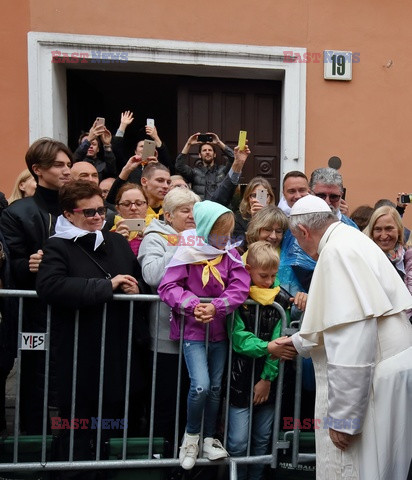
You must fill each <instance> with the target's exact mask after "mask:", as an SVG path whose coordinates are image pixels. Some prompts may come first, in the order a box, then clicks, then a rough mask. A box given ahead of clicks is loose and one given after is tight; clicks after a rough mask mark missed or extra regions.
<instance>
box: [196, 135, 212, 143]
mask: <svg viewBox="0 0 412 480" xmlns="http://www.w3.org/2000/svg"><path fill="white" fill-rule="evenodd" d="M197 141H198V142H203V143H207V142H213V136H212V135H207V134H206V133H201V134H200V135H198V136H197Z"/></svg>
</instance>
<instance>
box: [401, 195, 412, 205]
mask: <svg viewBox="0 0 412 480" xmlns="http://www.w3.org/2000/svg"><path fill="white" fill-rule="evenodd" d="M411 201H412V193H410V194H409V195H401V198H400V203H411Z"/></svg>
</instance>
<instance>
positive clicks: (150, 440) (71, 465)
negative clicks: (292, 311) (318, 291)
mask: <svg viewBox="0 0 412 480" xmlns="http://www.w3.org/2000/svg"><path fill="white" fill-rule="evenodd" d="M1 297H17V298H18V304H19V309H18V332H19V333H18V350H17V377H16V398H15V412H14V434H13V453H12V460H10V461H9V462H4V460H3V459H1V452H0V477H1V476H2V474H1V472H13V473H14V474H16V473H19V472H39V473H44V472H46V475H47V472H51V471H62V470H64V471H70V470H76V471H84V470H91V471H96V470H101V469H110V470H113V469H114V470H118V469H132V468H133V469H141V468H159V467H162V468H164V467H178V466H179V460H178V447H179V446H180V441H181V439H180V435H179V405H180V396H181V388H180V384H181V371H182V368H181V367H182V364H183V361H184V360H183V354H182V348H181V347H182V342H183V336H181V339H180V349H179V351H180V353H179V367H178V368H179V375H178V386H177V401H176V417H175V434H174V446H173V458H156V457H158V456H159V455H156V452H155V450H156V448H155V437H154V435H153V427H154V402H155V395H156V394H158V392H156V389H155V386H156V374H157V353H158V341H157V338H156V340H155V347H154V357H153V372H152V381H151V385H152V394H151V400H150V418H149V434H148V437H147V446H148V448H147V455H146V458H144V459H130V458H128V444H127V440H128V414H129V390H130V373H131V349H132V330H133V321H134V309H135V308H136V307H137V306H138V305H139V303H136V302H157V304H158V306H157V316H156V320H155V321H156V331H157V332H158V331H159V305H160V300H159V297H158V296H157V295H114V297H113V298H114V301H116V302H129V304H130V306H129V318H128V319H125V321H128V351H127V368H126V372H125V375H126V395H125V403H124V420H125V423H124V424H125V428H124V431H123V437H122V446H121V458H120V459H117V460H107V459H102V458H101V456H100V450H101V449H100V447H101V442H102V425H101V422H99V424H98V427H97V443H96V458H95V459H94V460H74V459H73V449H74V448H73V447H74V429H71V431H70V443H69V460H68V461H55V460H53V459H52V458H50V453H49V449H50V436H49V435H48V422H49V407H50V406H49V401H48V399H49V372H50V326H51V312H52V307H50V306H48V307H47V318H46V332H45V333H44V332H40V333H39V332H29V333H31V334H32V335H33V334H34V335H33V336H32V339H31V342H32V344H31V349H33V350H37V349H38V348H41V349H42V350H44V352H45V367H44V382H45V383H44V400H43V428H42V434H41V453H40V459H39V460H38V461H19V449H20V448H21V447H20V442H19V439H21V438H24V437H23V436H22V435H21V433H20V429H19V425H20V393H21V384H20V383H21V358H22V350H23V349H25V348H26V347H27V345H25V344H24V342H26V343H27V341H28V336H27V335H26V336H25V337H24V338H23V334H24V332H23V331H22V328H23V312H24V301H23V300H24V299H25V298H36V297H37V294H36V292H35V291H26V290H0V298H1ZM202 301H210V299H206V298H205V299H202ZM246 303H247V304H250V305H257V309H256V315H257V316H258V315H259V305H258V304H256V303H255V302H254V301H252V300H248V301H247V302H246ZM274 306H275V308H276V309H277V310H278V311H279V313H280V315H281V322H282V335H285V334H291V333H293V332H294V331H297V328H292V327H287V320H286V315H285V312H284V310H283V308H282V307H281V306H280V305H279V304H277V303H274ZM106 312H107V305H105V306H104V309H103V315H102V342H101V351H100V378H99V401H98V418H102V405H103V384H104V360H105V342H106V339H105V331H106ZM182 321H183V319H182ZM232 321H233V315H232ZM74 329H75V330H74V332H75V334H74V335H75V337H74V338H75V341H74V345H73V353H74V355H73V380H72V387H74V386H75V385H76V372H77V347H78V334H79V311H77V312H76V317H75V327H74ZM255 329H256V330H255V334H257V332H258V322H256V323H255ZM181 331H183V329H181ZM36 334H37V337H36ZM35 339H36V340H37V345H36V346H34V345H33V343H34V340H35ZM41 342H43V343H42V345H39V344H40V343H41ZM206 342H208V339H207V340H206ZM33 354H36V353H35V352H34V353H33ZM231 360H232V342H231V339H230V338H229V353H228V362H227V365H228V371H227V378H228V379H230V366H231ZM253 371H254V369H253ZM301 374H302V366H301V362H299V361H298V362H297V375H296V389H297V390H296V395H295V418H299V408H300V390H299V389H300V383H301ZM283 380H284V362H279V372H278V379H277V391H276V405H275V413H274V423H273V440H272V448H271V452H270V454H268V455H260V456H251V455H250V444H251V434H252V421H253V420H252V419H253V416H252V415H250V419H251V420H250V425H249V439H248V450H247V456H245V457H229V458H226V459H223V460H218V461H213V462H211V461H209V460H207V459H204V458H200V457H199V458H198V459H197V461H196V466H202V467H203V466H216V465H226V466H228V467H229V472H230V479H231V480H237V466H238V465H240V464H248V465H251V464H269V465H270V466H271V468H276V467H277V466H278V451H279V450H286V449H289V448H290V447H291V441H290V440H289V437H290V435H293V442H292V446H293V452H292V463H293V465H294V466H296V465H297V464H298V462H299V461H306V460H308V459H309V460H313V456H309V457H307V456H305V454H303V455H302V454H299V452H298V448H299V430H294V431H293V433H292V432H289V433H288V434H286V435H285V436H284V438H283V439H280V438H279V437H280V434H281V404H282V388H283ZM253 386H254V379H253V378H252V379H251V386H250V388H251V401H250V407H249V408H250V409H252V408H253ZM229 389H230V383H229V380H228V382H227V387H226V398H225V402H226V403H225V406H224V408H223V411H226V412H227V411H228V400H229ZM222 397H223V395H222ZM75 406H76V389H75V388H72V398H71V420H72V419H74V418H76V416H75ZM227 429H228V415H225V416H224V439H223V443H224V445H226V440H227ZM3 441H4V438H3ZM0 442H1V440H0ZM1 462H4V463H1Z"/></svg>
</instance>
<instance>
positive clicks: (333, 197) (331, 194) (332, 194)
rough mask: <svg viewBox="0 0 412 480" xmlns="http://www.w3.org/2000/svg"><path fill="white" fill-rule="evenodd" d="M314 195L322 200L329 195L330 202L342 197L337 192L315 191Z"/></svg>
mask: <svg viewBox="0 0 412 480" xmlns="http://www.w3.org/2000/svg"><path fill="white" fill-rule="evenodd" d="M315 196H316V197H319V198H321V199H322V200H326V199H327V198H328V197H329V200H330V201H331V202H332V203H334V202H337V201H338V200H340V199H341V198H342V195H338V194H337V193H315Z"/></svg>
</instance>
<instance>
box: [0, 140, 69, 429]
mask: <svg viewBox="0 0 412 480" xmlns="http://www.w3.org/2000/svg"><path fill="white" fill-rule="evenodd" d="M26 164H27V168H28V169H29V170H30V173H31V174H32V175H33V177H34V179H35V180H36V183H37V188H36V192H35V194H34V195H33V196H32V197H26V198H23V199H22V200H19V201H18V202H14V203H12V204H11V205H10V206H9V207H8V208H7V209H6V210H4V211H3V213H2V216H1V229H2V232H3V234H4V238H5V240H6V243H7V245H8V247H9V250H10V260H11V261H10V267H11V275H12V279H13V282H14V287H15V288H17V289H22V290H35V284H36V275H37V272H38V270H39V265H40V263H41V261H42V258H43V246H44V244H45V242H46V240H47V239H48V238H49V237H51V236H52V235H54V233H55V230H54V229H55V224H56V220H57V217H58V216H59V215H60V208H59V202H58V196H59V189H60V188H61V187H63V186H64V185H66V184H67V183H69V182H70V180H71V177H70V169H71V166H72V153H71V152H70V150H69V149H68V148H67V147H66V145H64V144H63V143H61V142H58V141H56V140H52V139H51V138H40V139H39V140H37V141H36V142H34V143H33V144H32V145H31V146H30V148H29V149H28V150H27V153H26ZM45 325H46V306H45V305H44V304H41V303H40V302H39V300H37V299H26V300H25V301H24V308H23V331H26V332H44V331H45ZM15 334H16V338H15V339H14V345H16V343H17V332H16V333H15ZM42 372H43V373H42ZM43 377H44V356H43V355H42V354H41V352H36V353H35V354H34V355H33V353H31V352H23V354H22V380H21V386H22V387H21V399H20V403H21V412H20V414H21V417H20V418H21V430H22V431H25V432H26V433H27V434H29V435H35V434H41V432H42V423H43V386H42V384H43Z"/></svg>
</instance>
